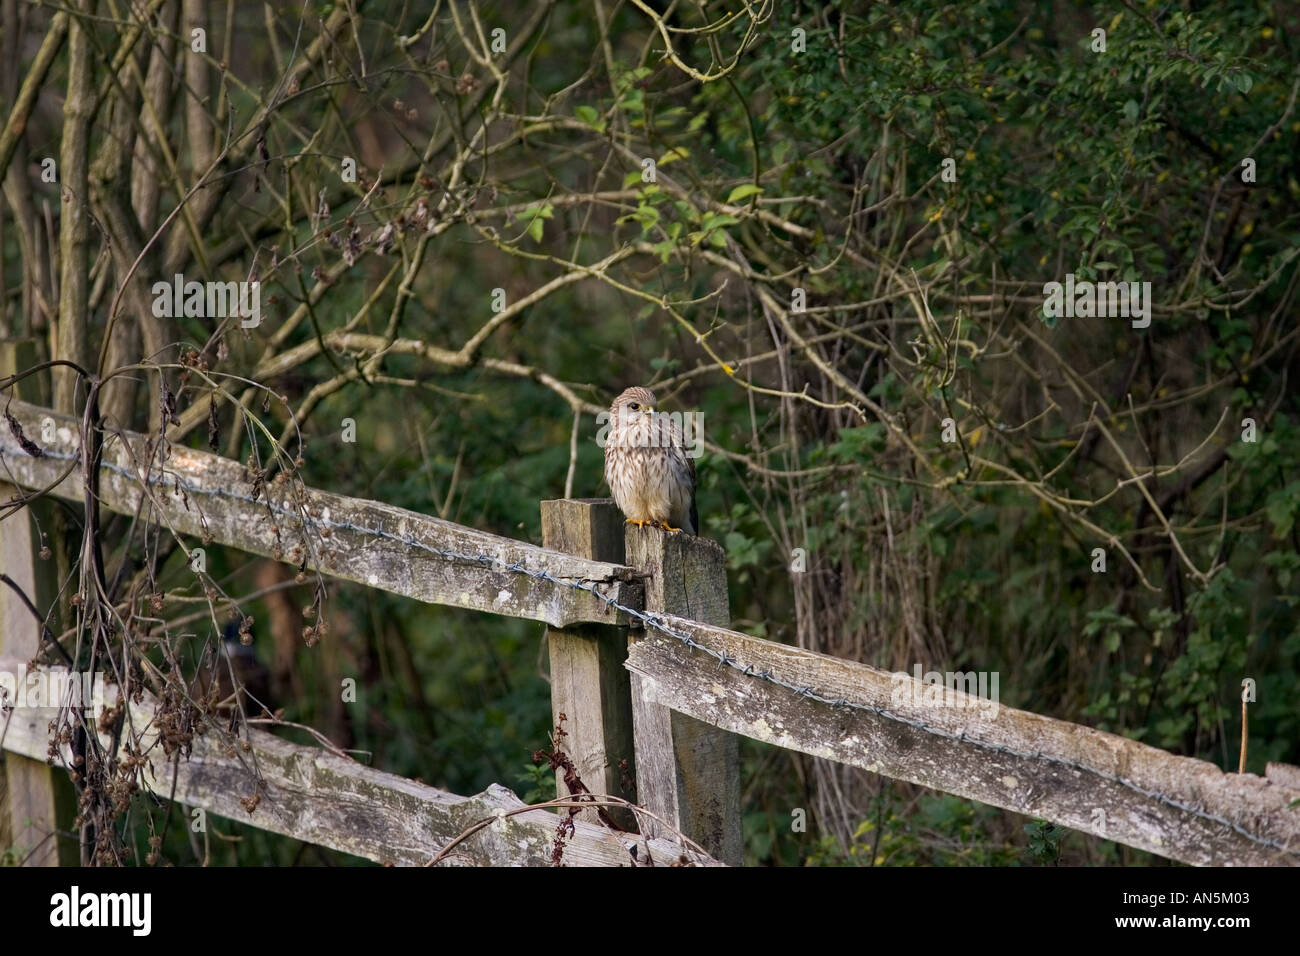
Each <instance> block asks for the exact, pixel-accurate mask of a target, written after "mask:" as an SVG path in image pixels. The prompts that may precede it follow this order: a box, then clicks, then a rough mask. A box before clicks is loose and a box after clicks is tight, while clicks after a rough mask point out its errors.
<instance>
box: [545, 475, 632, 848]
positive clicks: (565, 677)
mask: <svg viewBox="0 0 1300 956" xmlns="http://www.w3.org/2000/svg"><path fill="white" fill-rule="evenodd" d="M542 546H543V547H545V548H551V549H553V550H555V551H563V552H564V553H565V554H574V555H577V556H579V557H583V558H590V559H592V560H594V561H608V562H610V563H611V564H622V563H623V515H622V514H621V513H620V512H619V510H618V508H617V506H615V504H614V502H613V499H610V498H570V499H557V500H554V501H543V502H542ZM546 638H547V646H548V650H549V653H550V661H551V720H552V725H555V724H558V723H559V722H560V714H564V716H565V721H564V730H565V732H566V733H567V734H568V736H567V737H565V738H564V740H563V748H564V750H565V752H566V753H568V754H569V756H570V757H571V758H572V760H573V763H574V766H575V767H577V769H578V776H580V777H581V778H582V782H583V783H584V784H586V785H587V787H588V789H590V790H591V791H592V792H593V793H608V794H613V795H615V796H620V797H624V798H625V799H628V800H632V801H634V802H635V801H636V794H635V793H634V792H633V793H628V792H626V791H625V788H624V786H623V780H624V779H625V776H626V777H629V778H630V779H633V780H635V779H636V777H635V769H634V750H633V746H632V692H631V684H630V681H629V677H630V675H629V674H628V672H627V669H626V668H625V667H624V666H623V662H624V661H625V660H627V628H625V627H611V626H606V625H600V624H584V625H576V626H574V627H570V628H566V629H564V630H559V629H557V628H548V629H547V631H546ZM623 760H626V761H627V768H628V774H627V775H625V774H624V773H623V772H622V771H621V770H620V768H619V763H620V761H623ZM555 786H556V793H557V794H558V795H559V796H567V795H568V789H567V788H566V787H565V785H564V780H563V776H562V774H560V773H559V772H558V771H557V773H556V781H555ZM611 815H612V816H613V817H614V819H615V820H617V821H619V822H620V823H622V824H623V825H624V826H627V827H628V828H631V827H632V825H633V824H634V822H635V821H634V819H633V817H632V816H631V814H630V813H622V812H618V811H611ZM581 818H582V819H584V820H587V821H588V822H591V823H595V822H596V814H595V811H592V810H584V811H583V812H582V814H581Z"/></svg>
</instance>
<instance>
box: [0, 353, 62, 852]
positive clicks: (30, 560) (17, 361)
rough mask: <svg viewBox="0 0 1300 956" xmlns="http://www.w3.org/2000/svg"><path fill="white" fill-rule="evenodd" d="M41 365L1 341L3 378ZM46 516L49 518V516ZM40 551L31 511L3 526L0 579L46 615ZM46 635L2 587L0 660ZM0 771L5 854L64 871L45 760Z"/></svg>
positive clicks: (33, 392) (28, 388)
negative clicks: (7, 580) (3, 576)
mask: <svg viewBox="0 0 1300 956" xmlns="http://www.w3.org/2000/svg"><path fill="white" fill-rule="evenodd" d="M36 361H37V351H36V342H35V340H33V339H21V340H14V341H8V342H0V378H5V377H7V376H9V375H13V374H15V373H16V372H19V371H22V370H23V369H26V368H30V367H31V366H33V365H35V364H36ZM40 386H41V382H40V376H39V375H33V376H31V377H29V378H26V379H24V380H23V381H21V382H19V383H18V384H17V385H15V386H13V387H12V388H10V389H6V390H5V392H4V394H5V395H16V396H17V397H19V398H23V399H27V400H29V401H39V400H40V399H41V395H40V390H41V389H40ZM3 427H8V426H3ZM32 437H34V438H36V439H39V437H40V436H39V435H37V436H32ZM21 494H23V491H22V489H20V488H16V487H15V486H13V485H10V484H7V483H5V482H4V481H0V502H4V501H8V500H9V499H10V498H11V497H13V496H14V495H21ZM42 510H45V512H46V514H45V517H47V518H48V515H49V512H48V509H42ZM46 526H47V527H49V525H48V524H47V525H46ZM40 550H41V541H40V538H39V535H38V534H37V531H36V526H35V523H34V522H33V520H32V515H31V513H29V511H28V509H26V508H24V509H21V510H19V511H16V512H14V513H13V514H12V515H10V516H9V517H8V518H6V519H5V520H3V521H0V573H3V574H6V575H8V576H9V578H10V579H11V580H12V581H13V582H14V584H16V585H17V586H18V587H19V588H21V589H22V591H23V593H24V594H26V595H27V597H28V599H29V600H31V601H32V603H33V604H35V605H36V607H37V608H38V609H40V610H41V611H42V612H44V610H45V609H46V608H48V607H49V606H50V602H51V601H52V600H53V598H54V592H55V589H54V587H53V584H54V581H53V568H51V567H50V564H49V563H48V562H44V561H41V560H40V559H39V552H40ZM40 635H41V623H40V621H38V620H37V619H36V617H35V616H34V615H33V614H32V612H31V611H30V610H29V609H28V607H27V606H26V604H25V603H24V602H23V601H22V599H21V598H20V597H19V596H18V595H17V594H16V593H14V590H13V588H11V587H10V586H9V585H7V584H4V583H3V582H0V656H5V655H7V656H8V657H10V658H18V659H21V660H27V659H29V658H32V657H35V656H36V652H37V650H38V649H39V647H40ZM15 676H17V675H15ZM9 703H10V704H11V705H12V704H13V703H15V702H14V701H9ZM0 765H2V769H0V853H3V852H5V851H10V850H11V851H12V852H13V853H15V854H17V856H18V861H19V862H21V863H22V864H23V865H25V866H58V865H59V844H58V837H57V827H56V825H55V821H56V819H57V815H56V811H55V789H54V771H53V770H51V769H50V767H48V766H47V765H46V764H45V763H44V762H43V761H40V760H31V759H29V758H27V757H20V756H18V755H17V754H12V753H5V752H3V751H0Z"/></svg>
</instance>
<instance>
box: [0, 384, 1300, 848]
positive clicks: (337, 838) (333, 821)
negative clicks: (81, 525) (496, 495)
mask: <svg viewBox="0 0 1300 956" xmlns="http://www.w3.org/2000/svg"><path fill="white" fill-rule="evenodd" d="M10 412H11V414H13V415H14V416H15V418H16V419H17V420H18V422H19V423H20V427H21V428H22V430H23V431H24V432H25V433H26V435H27V436H28V438H29V439H30V440H33V441H36V442H37V444H38V445H41V448H42V451H43V452H44V454H42V455H41V456H39V457H33V456H31V455H30V454H28V453H27V452H26V451H24V450H23V448H22V447H21V444H20V442H19V441H18V439H17V437H16V435H15V434H13V432H12V431H11V429H9V428H8V427H6V426H0V465H2V466H3V472H0V475H2V476H3V478H4V479H5V480H8V481H11V482H14V483H16V484H18V485H20V486H23V487H25V488H29V489H36V488H47V487H49V488H51V490H52V492H53V493H54V494H56V495H59V496H62V497H65V498H69V499H73V500H78V501H80V500H82V496H83V491H82V486H81V475H80V472H79V470H78V469H79V465H78V462H79V448H78V438H77V430H76V426H77V423H76V422H74V421H73V420H71V419H68V418H66V417H63V416H58V415H55V414H54V413H53V412H50V411H49V410H48V409H44V408H40V407H38V406H32V405H26V404H23V403H20V402H17V401H14V402H13V403H12V404H11V406H10ZM42 435H44V436H46V437H47V438H50V437H51V436H52V439H53V440H50V441H48V442H46V443H42V442H41V440H40V439H41V436H42ZM155 451H156V450H155V449H154V448H153V446H151V445H150V443H149V440H148V439H147V438H146V437H145V436H141V435H137V434H131V433H122V434H117V435H113V436H109V437H108V438H107V439H106V441H105V453H104V463H103V467H102V471H101V499H102V504H103V506H104V507H107V508H109V509H111V510H114V511H119V512H122V513H125V514H135V513H137V509H140V508H142V507H143V508H144V509H145V513H147V512H148V511H149V510H150V509H152V514H150V515H149V520H153V521H158V522H160V523H165V524H167V525H168V526H169V527H171V528H172V529H173V530H175V531H176V532H177V533H178V534H182V535H190V536H194V537H195V538H196V539H200V540H201V539H202V538H203V537H204V536H206V537H207V539H208V540H211V541H216V542H218V543H221V544H225V545H229V546H231V547H235V548H240V549H242V550H246V551H251V552H254V553H257V554H263V555H268V556H273V557H276V558H279V559H281V560H288V561H292V562H293V563H295V564H298V565H300V566H303V565H305V566H307V567H309V568H313V569H319V570H320V571H321V572H322V573H325V574H329V575H333V576H335V577H339V578H343V579H346V580H351V581H356V582H359V583H362V584H365V585H367V586H370V587H377V588H382V589H384V590H388V591H392V592H394V593H398V594H404V595H407V596H410V597H414V598H416V599H418V600H423V601H428V602H432V603H441V604H448V605H453V606H457V607H465V608H471V609H475V610H482V611H490V612H493V613H498V614H506V615H511V616H515V617H522V618H527V619H532V620H538V621H544V622H546V623H547V624H548V625H549V626H550V627H551V629H552V630H551V631H549V632H548V633H549V637H548V641H549V644H550V651H551V670H552V680H553V682H552V704H553V709H554V711H555V713H556V715H558V714H559V713H561V712H563V713H565V715H566V718H567V720H568V724H567V725H566V726H567V729H568V730H569V734H570V736H569V738H568V747H569V749H570V752H571V753H572V754H573V757H574V761H575V763H576V764H577V765H578V767H579V769H580V771H581V772H582V776H583V779H584V780H586V781H587V782H588V785H589V786H591V787H592V788H593V789H596V790H599V789H601V788H602V787H604V788H606V789H607V790H608V791H609V792H613V785H614V782H615V780H616V778H617V777H618V776H619V773H618V771H617V770H616V768H618V767H619V765H620V763H621V761H623V760H626V762H627V766H628V768H629V769H630V770H632V771H634V776H635V779H636V783H637V791H638V792H637V799H638V802H639V803H641V804H642V805H643V806H646V807H647V808H648V809H649V810H650V811H651V812H652V813H654V814H655V815H656V816H657V817H659V818H661V819H663V820H665V821H667V822H668V823H669V824H671V826H672V827H675V828H678V829H680V830H681V831H682V832H684V833H685V834H686V835H687V836H689V837H691V838H692V839H696V840H698V841H699V842H700V843H701V844H703V845H704V846H705V847H706V848H708V849H709V850H710V851H711V852H712V853H713V854H714V855H715V856H716V857H717V858H718V859H720V860H722V861H724V862H732V863H734V862H739V858H740V856H739V855H740V845H739V832H740V831H739V822H740V820H739V817H740V807H739V791H738V771H737V769H736V737H735V736H734V735H737V734H739V735H744V736H748V737H752V738H754V739H757V740H762V741H765V742H767V743H771V744H774V745H776V746H780V747H785V748H789V749H793V750H798V751H801V752H803V753H807V754H812V755H815V756H818V757H825V758H828V759H832V760H838V761H841V762H844V763H847V764H851V765H853V766H857V767H861V768H863V769H866V770H869V771H872V772H876V773H881V774H884V775H886V776H889V777H893V778H896V779H900V780H907V781H911V782H914V783H918V784H922V785H924V786H927V787H931V788H934V789H937V790H942V791H945V792H949V793H954V794H958V795H961V796H964V797H969V798H971V799H975V800H979V801H981V802H984V803H989V804H992V805H995V806H999V807H1004V808H1006V809H1009V810H1014V811H1016V812H1019V813H1024V814H1029V815H1033V816H1037V817H1042V818H1045V819H1048V820H1051V821H1054V822H1058V823H1061V824H1063V825H1065V826H1069V827H1072V828H1075V829H1078V830H1082V831H1085V832H1088V833H1092V834H1095V835H1097V836H1101V837H1104V838H1107V839H1112V840H1117V841H1119V842H1122V843H1126V844H1128V845H1131V846H1135V847H1138V848H1141V849H1145V850H1149V851H1151V852H1153V853H1157V854H1160V855H1163V856H1167V857H1170V858H1173V859H1176V860H1181V861H1184V862H1188V863H1194V864H1211V865H1215V864H1256V865H1257V864H1266V865H1278V864H1282V865H1296V864H1298V863H1300V809H1297V808H1296V806H1293V804H1297V801H1300V785H1298V784H1297V778H1298V777H1300V771H1297V770H1296V768H1293V767H1285V766H1275V765H1270V767H1269V771H1268V774H1267V776H1266V777H1264V778H1261V777H1257V776H1254V775H1251V774H1225V773H1223V772H1222V771H1220V770H1218V769H1217V768H1216V767H1214V766H1213V765H1211V764H1209V763H1206V762H1204V761H1199V760H1195V759H1191V758H1186V757H1179V756H1176V755H1173V754H1169V753H1166V752H1164V751H1161V750H1158V749H1155V748H1152V747H1149V746H1146V745H1143V744H1140V743H1137V742H1135V741H1132V740H1129V739H1127V738H1123V737H1119V736H1116V735H1113V734H1107V733H1103V732H1101V731H1096V730H1093V729H1091V728H1088V727H1083V726H1080V725H1075V724H1069V723H1066V722H1064V721H1059V720H1054V719H1051V718H1047V717H1042V716H1039V715H1036V714H1032V713H1027V712H1024V711H1017V710H1013V709H1011V708H1007V707H997V708H992V707H990V706H989V704H990V702H989V701H986V700H982V699H980V698H975V697H967V695H965V694H960V693H958V692H950V694H949V696H948V697H947V698H946V699H945V701H944V703H943V705H942V706H933V705H932V704H931V703H930V702H929V701H930V700H931V695H930V692H929V691H927V689H926V685H924V684H921V683H920V682H917V681H915V680H914V679H913V678H911V677H909V676H906V675H893V674H888V673H886V672H884V671H881V670H878V669H876V668H873V667H870V666H868V665H864V664H859V663H855V662H850V661H844V660H839V659H836V658H832V657H826V656H824V655H820V654H815V653H812V652H810V651H805V650H801V649H799V648H794V647H789V646H786V645H782V644H776V643H773V642H771V641H765V640H760V639H758V638H754V637H749V636H747V635H745V634H741V633H739V632H736V631H732V630H729V629H727V628H726V627H725V626H724V625H725V624H726V623H728V622H729V611H728V603H727V593H726V580H725V572H724V571H723V570H722V569H723V562H722V554H721V550H720V549H719V548H718V546H717V545H716V544H714V543H713V542H710V541H707V540H704V539H696V538H691V537H689V536H686V535H667V534H665V533H663V532H660V531H656V530H652V529H645V530H639V529H633V530H630V531H626V532H625V530H624V528H623V525H622V521H621V518H620V516H619V515H618V513H617V511H616V509H614V507H613V505H612V503H609V502H603V501H556V502H544V503H543V528H544V536H545V543H546V544H547V545H549V546H551V547H548V548H538V547H536V546H534V545H530V544H525V543H522V542H517V541H513V540H510V539H507V538H500V537H497V536H494V535H489V534H484V533H482V532H478V531H474V530H472V529H468V528H463V527H460V526H458V525H455V524H452V523H450V522H446V521H439V520H438V519H434V518H428V517H426V516H423V515H420V514H417V513H414V512H410V511H405V510H403V509H398V508H392V507H390V506H387V505H384V504H380V503H375V502H368V501H359V500H356V499H351V498H346V497H343V496H340V495H333V494H328V493H325V492H320V491H312V490H307V491H304V492H301V493H298V492H294V491H293V490H292V487H291V486H289V485H285V486H278V485H274V484H271V485H268V486H266V487H264V488H262V489H260V490H259V492H258V493H257V494H254V491H253V488H252V486H251V482H250V476H248V475H247V474H246V472H245V470H244V469H243V468H242V467H241V466H240V465H238V464H237V463H234V462H230V461H227V460H225V459H222V458H219V457H218V456H215V455H209V454H206V453H203V452H197V451H193V450H190V449H184V448H180V447H173V448H172V449H171V450H170V454H169V456H168V457H167V458H166V460H165V461H164V462H163V464H162V466H161V467H160V466H159V465H158V464H157V462H156V455H155ZM6 524H7V522H6V523H0V556H3V555H4V554H6V553H7V552H6V551H4V550H3V547H2V545H3V537H4V534H5V528H6ZM323 530H324V531H327V532H328V534H327V535H326V536H325V537H321V532H322V531H323ZM198 543H199V541H198V540H194V541H190V542H188V543H187V546H196V545H198ZM294 549H297V550H296V551H295V550H294ZM28 551H30V549H28ZM33 626H35V625H34V623H33ZM2 649H3V635H0V650H2ZM2 664H3V661H0V665H2ZM23 713H24V712H23V711H15V712H14V714H15V716H14V717H11V718H10V726H9V729H8V731H6V732H5V735H4V739H3V749H4V750H7V751H10V752H13V753H17V754H23V755H26V756H28V757H33V758H39V757H42V756H43V755H44V754H45V751H46V748H47V746H48V744H47V740H46V737H47V733H46V731H45V724H46V723H47V722H48V717H46V718H45V720H39V719H34V718H33V717H32V716H31V715H30V714H28V715H27V716H21V715H22V714H23ZM33 713H36V712H33ZM149 713H150V710H149V706H147V705H146V706H144V707H143V709H142V710H141V711H140V713H139V714H138V715H137V714H135V713H134V711H133V718H134V717H138V719H139V723H138V724H137V726H148V717H149ZM15 721H17V723H15ZM249 740H250V741H251V743H252V751H251V754H252V755H253V756H255V758H256V759H255V760H254V759H252V757H250V756H249V755H244V756H242V757H241V756H239V755H238V754H237V755H235V756H233V757H232V756H230V755H228V754H226V753H225V752H223V751H222V750H221V749H220V748H218V747H216V746H214V745H212V743H211V742H209V741H204V740H201V741H200V743H198V744H196V746H195V749H194V753H193V754H192V755H191V756H190V757H189V759H188V760H180V761H172V762H170V763H168V764H166V765H165V766H164V765H161V764H160V765H158V766H156V767H154V768H153V769H152V770H151V772H150V773H151V776H150V777H149V778H148V781H147V785H148V786H149V787H150V788H151V789H153V790H154V791H155V792H157V793H159V794H162V795H167V794H169V793H170V791H171V788H172V781H173V779H174V780H175V782H176V799H177V800H179V801H180V802H182V803H184V804H187V805H190V806H196V807H203V808H206V809H210V810H212V811H213V812H216V813H220V814H222V815H225V816H229V817H231V818H233V819H247V820H248V821H249V822H251V823H252V824H253V825H255V826H259V827H263V828H265V829H268V830H273V831H275V832H279V833H285V834H287V835H290V836H295V837H298V838H299V839H304V840H308V841H310V842H315V843H319V844H322V845H325V846H330V847H334V848H336V849H341V850H346V851H347V852H350V853H357V854H359V855H361V856H365V857H367V858H369V859H373V860H379V861H386V862H394V863H418V862H427V860H428V859H430V858H432V856H433V854H435V853H436V852H437V848H438V847H439V846H440V845H443V844H445V842H446V841H447V840H449V839H451V838H452V837H454V836H455V834H456V833H459V832H461V831H463V830H464V829H465V827H466V826H468V825H469V823H472V822H473V818H483V817H485V816H492V815H494V814H498V813H499V812H500V811H501V810H502V809H504V808H509V809H514V808H516V807H517V806H518V804H517V802H514V798H513V797H512V796H510V795H508V792H507V791H504V790H501V789H493V790H489V791H488V792H487V793H485V794H480V795H478V796H477V797H471V798H464V797H457V796H454V795H451V794H446V793H443V792H441V791H438V790H435V789H434V788H431V787H425V786H423V785H421V784H416V783H414V782H412V781H407V780H403V779H401V778H397V777H393V776H391V775H388V774H384V773H381V772H379V771H376V770H373V769H371V768H367V767H364V766H362V765H360V764H357V763H355V762H354V761H350V760H348V759H346V758H344V757H340V756H336V755H333V754H330V753H328V752H327V751H322V750H319V749H314V748H306V747H300V746H298V745H295V744H291V743H288V742H286V741H284V740H281V739H279V738H277V737H274V736H273V735H270V734H267V733H263V732H258V731H254V732H252V733H251V734H250V737H249ZM253 764H256V766H257V768H258V770H259V772H260V773H261V774H262V775H263V778H264V780H265V785H266V790H265V792H264V794H263V798H262V800H261V802H260V803H259V805H258V807H257V809H256V810H254V811H253V813H252V814H249V813H247V812H246V808H245V807H244V806H243V805H242V804H240V802H239V800H240V798H241V797H246V796H248V795H249V794H250V793H251V787H252V786H253V779H254V778H253V775H252V773H251V770H250V768H251V766H252V765H253ZM563 792H564V791H563V788H562V789H561V793H562V794H563ZM555 821H556V818H555V816H554V815H553V814H549V813H546V812H544V811H530V812H528V813H526V814H520V815H518V816H512V817H510V818H509V822H502V823H500V826H499V828H498V824H493V826H491V827H488V828H485V829H484V830H483V831H481V832H480V833H479V834H476V835H475V837H474V838H472V839H470V840H467V841H465V843H464V844H462V845H461V846H459V847H458V848H457V849H458V852H461V853H462V854H463V855H462V857H461V859H462V860H463V861H466V862H491V863H498V864H501V863H540V862H544V861H546V860H547V859H548V858H549V846H550V840H551V839H552V838H553V831H554V825H555ZM655 829H656V828H655V827H653V826H652V827H650V828H649V830H650V832H649V833H648V834H646V836H645V837H643V838H642V839H643V840H644V839H646V838H648V839H649V841H650V842H649V843H648V844H645V845H646V846H648V847H649V848H650V850H651V853H652V855H653V856H654V857H655V859H656V861H658V862H661V863H662V862H666V861H671V860H673V859H676V858H677V857H678V856H679V855H680V853H681V850H680V848H679V845H678V843H677V842H675V841H674V840H672V839H669V838H668V836H667V835H666V834H662V833H660V834H656V833H655V832H654V830H655ZM440 841H441V843H440ZM631 841H632V838H630V837H627V836H626V835H623V836H619V835H616V834H614V833H613V832H612V831H609V830H607V829H603V828H602V827H600V826H597V825H596V824H594V823H589V822H588V821H587V820H586V819H583V820H580V822H579V832H578V834H577V836H575V838H574V841H573V844H572V846H571V847H570V849H569V850H567V851H566V860H568V861H569V862H584V863H622V864H626V863H629V862H632V861H633V857H631V856H630V851H629V849H628V847H629V845H630V843H631ZM639 862H644V859H643V858H642V859H640V860H639Z"/></svg>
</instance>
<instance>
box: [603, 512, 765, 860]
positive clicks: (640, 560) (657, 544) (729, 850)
mask: <svg viewBox="0 0 1300 956" xmlns="http://www.w3.org/2000/svg"><path fill="white" fill-rule="evenodd" d="M626 535H627V537H626V548H625V550H626V554H627V559H626V560H627V563H628V564H629V565H630V566H631V567H633V568H636V569H637V570H638V571H640V572H642V573H644V574H646V575H647V578H646V581H645V609H646V611H647V612H655V611H662V612H665V613H668V614H676V615H677V616H679V617H685V618H690V619H691V620H695V621H702V622H704V623H706V624H716V625H720V626H722V627H729V626H730V625H731V604H730V601H729V599H728V597H727V565H726V554H725V553H724V552H723V550H722V547H721V546H720V545H719V544H718V543H717V542H716V541H710V540H709V539H708V538H700V537H695V536H693V535H689V534H686V533H685V532H666V531H662V530H660V529H658V528H635V527H628V528H627V532H626ZM644 634H645V632H644V631H642V632H639V633H638V632H634V633H633V634H632V635H631V636H630V638H629V640H630V641H633V642H635V641H637V640H640V639H641V638H642V637H643V636H644ZM631 678H632V680H631V684H632V725H633V734H634V738H635V743H636V767H637V793H638V796H639V801H638V802H639V803H640V804H641V805H642V806H643V807H645V808H646V809H647V810H649V811H651V812H652V813H655V814H656V815H658V816H659V817H661V818H663V819H664V820H667V821H669V822H670V823H672V824H673V825H674V826H676V827H677V828H678V829H680V830H681V831H682V832H683V833H685V834H686V835H687V836H688V837H690V838H691V839H692V840H695V841H696V842H697V843H699V844H700V845H702V846H703V847H704V848H705V849H706V850H708V851H709V852H710V853H711V854H713V856H715V857H717V858H718V859H719V860H722V862H724V863H727V864H730V865H732V866H739V865H740V864H742V863H743V862H744V847H743V843H742V834H741V820H740V761H739V738H737V737H736V735H735V734H731V733H728V732H727V731H725V730H720V729H719V728H717V727H713V726H711V725H709V724H705V723H702V722H700V721H698V720H696V719H694V718H693V717H687V716H686V715H685V714H681V713H678V712H677V711H674V710H670V709H669V708H667V707H665V706H664V705H662V704H660V703H659V702H658V700H657V698H656V696H655V686H654V681H653V680H651V679H649V678H648V677H644V676H642V675H640V674H637V673H633V674H632V675H631ZM656 835H658V836H668V835H669V834H666V833H662V832H660V833H657V834H656Z"/></svg>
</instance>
